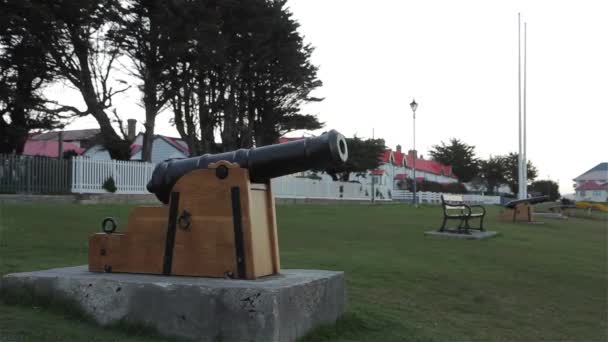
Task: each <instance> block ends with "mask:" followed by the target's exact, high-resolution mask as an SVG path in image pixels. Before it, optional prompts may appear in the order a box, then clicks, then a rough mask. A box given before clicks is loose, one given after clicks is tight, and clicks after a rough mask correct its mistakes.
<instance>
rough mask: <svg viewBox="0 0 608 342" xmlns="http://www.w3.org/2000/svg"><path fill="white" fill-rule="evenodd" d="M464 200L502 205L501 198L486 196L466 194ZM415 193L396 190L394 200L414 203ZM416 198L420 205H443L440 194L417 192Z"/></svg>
mask: <svg viewBox="0 0 608 342" xmlns="http://www.w3.org/2000/svg"><path fill="white" fill-rule="evenodd" d="M462 196H463V200H464V201H465V202H466V203H470V204H500V196H484V195H470V194H464V195H462ZM413 198H414V193H413V192H410V191H406V190H395V191H393V199H394V200H402V201H410V202H411V201H412V199H413ZM416 198H417V199H418V203H431V204H439V203H441V193H439V192H426V191H420V192H416Z"/></svg>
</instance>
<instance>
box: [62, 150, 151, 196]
mask: <svg viewBox="0 0 608 342" xmlns="http://www.w3.org/2000/svg"><path fill="white" fill-rule="evenodd" d="M155 166H156V165H155V164H151V163H142V162H136V161H119V160H95V159H90V158H83V157H75V158H72V192H73V193H93V194H96V193H107V191H106V190H105V189H104V188H103V183H104V182H105V181H106V180H107V179H108V178H109V177H112V178H113V179H114V183H115V185H116V188H117V191H116V193H117V194H147V193H148V190H146V184H148V180H150V177H152V171H153V170H154V167H155Z"/></svg>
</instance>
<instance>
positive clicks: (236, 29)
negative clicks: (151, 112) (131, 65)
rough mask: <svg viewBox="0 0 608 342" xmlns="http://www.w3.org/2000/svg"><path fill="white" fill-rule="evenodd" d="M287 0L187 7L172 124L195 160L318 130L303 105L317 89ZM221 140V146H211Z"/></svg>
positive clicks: (221, 1)
mask: <svg viewBox="0 0 608 342" xmlns="http://www.w3.org/2000/svg"><path fill="white" fill-rule="evenodd" d="M285 3H286V2H285V1H284V0H277V1H269V0H252V1H247V2H237V1H233V0H215V1H207V2H203V1H198V2H188V3H187V5H186V6H187V7H186V8H187V10H186V11H185V13H184V16H183V22H184V23H185V25H187V27H188V28H187V29H183V30H180V33H181V34H183V36H179V37H176V40H179V41H185V42H187V46H186V50H187V53H184V54H182V55H181V57H180V59H179V61H178V62H177V64H176V65H175V67H173V68H172V73H171V79H172V82H173V86H174V88H175V89H176V90H177V92H176V93H175V95H174V97H173V98H172V99H171V106H172V108H173V111H174V123H175V125H176V128H177V130H178V132H179V133H180V135H181V136H182V138H183V139H184V140H185V141H186V142H187V143H188V146H189V147H190V150H191V151H193V154H201V153H206V152H218V151H228V150H233V149H236V148H239V147H251V146H262V145H268V144H273V143H276V141H277V140H278V138H279V137H280V136H281V135H283V134H285V133H288V132H291V131H293V130H298V129H311V130H312V129H319V128H321V127H322V124H321V123H320V122H319V121H318V119H317V118H316V117H315V116H313V115H304V114H301V113H300V106H301V104H302V103H305V102H308V101H319V100H320V99H317V98H314V97H311V96H309V94H310V92H311V91H312V90H314V89H315V88H317V87H319V86H320V85H321V82H320V81H319V80H318V79H317V78H316V73H317V68H316V67H315V66H313V65H312V64H311V63H310V55H311V53H312V47H310V46H309V45H304V43H303V40H302V37H301V35H300V34H299V32H298V30H297V29H298V24H297V22H295V20H293V19H292V15H291V13H289V12H288V11H287V10H286V9H285V8H284V7H285ZM218 135H219V138H220V139H221V144H217V143H216V142H215V138H216V136H218Z"/></svg>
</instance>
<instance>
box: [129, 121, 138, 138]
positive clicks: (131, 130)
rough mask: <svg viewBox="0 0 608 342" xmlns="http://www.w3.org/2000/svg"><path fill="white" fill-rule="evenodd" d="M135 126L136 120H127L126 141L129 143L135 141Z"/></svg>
mask: <svg viewBox="0 0 608 342" xmlns="http://www.w3.org/2000/svg"><path fill="white" fill-rule="evenodd" d="M136 125H137V120H135V119H129V120H127V139H129V140H130V141H133V140H135V126H136Z"/></svg>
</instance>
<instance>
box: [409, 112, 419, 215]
mask: <svg viewBox="0 0 608 342" xmlns="http://www.w3.org/2000/svg"><path fill="white" fill-rule="evenodd" d="M410 107H412V112H413V113H414V155H413V159H414V164H413V171H414V172H413V173H412V174H413V178H414V179H413V182H412V185H413V186H412V189H413V190H414V197H413V198H412V204H414V208H418V199H417V198H416V158H417V156H416V155H417V154H418V152H416V109H417V108H418V104H417V103H416V100H412V103H410Z"/></svg>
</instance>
